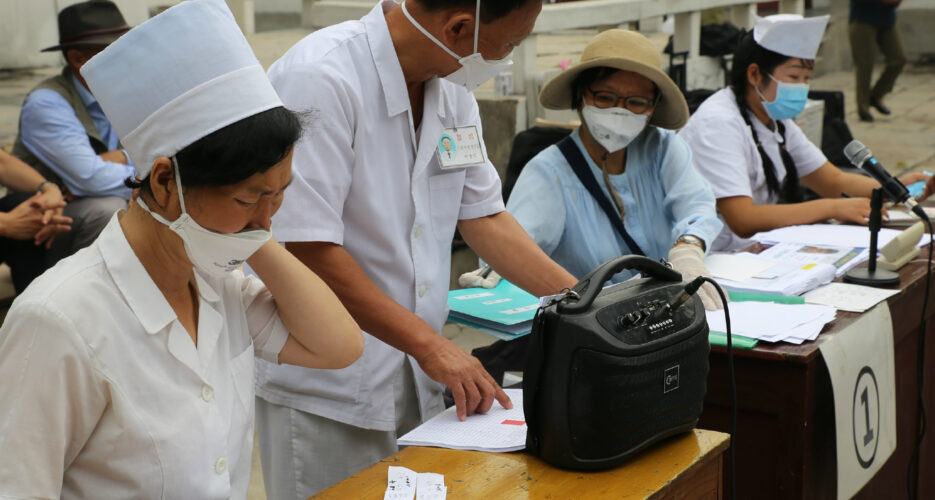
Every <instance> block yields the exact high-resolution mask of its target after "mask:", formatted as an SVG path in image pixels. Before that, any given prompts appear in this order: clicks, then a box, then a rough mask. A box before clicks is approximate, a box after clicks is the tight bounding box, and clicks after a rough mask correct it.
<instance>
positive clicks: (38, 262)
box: [0, 193, 52, 294]
mask: <svg viewBox="0 0 935 500" xmlns="http://www.w3.org/2000/svg"><path fill="white" fill-rule="evenodd" d="M31 196H32V193H11V194H8V195H7V196H5V197H3V198H0V212H9V211H11V210H13V209H14V208H16V206H17V205H19V204H20V203H22V202H24V201H26V200H28V199H29V198H30V197H31ZM0 261H3V262H6V263H7V265H8V266H10V274H12V276H13V288H15V289H16V293H17V294H20V293H22V292H23V290H25V289H26V287H27V286H29V284H30V283H32V280H34V279H36V277H38V276H39V275H40V274H42V273H43V272H44V271H45V270H46V269H48V268H49V267H50V266H51V265H52V259H51V258H50V257H49V252H48V251H47V250H46V249H45V246H43V245H39V246H36V245H35V244H33V242H32V240H31V239H30V240H14V239H12V238H0Z"/></svg>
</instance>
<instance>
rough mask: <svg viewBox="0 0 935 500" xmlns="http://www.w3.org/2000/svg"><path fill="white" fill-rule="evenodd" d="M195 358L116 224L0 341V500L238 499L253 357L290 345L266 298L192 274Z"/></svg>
mask: <svg viewBox="0 0 935 500" xmlns="http://www.w3.org/2000/svg"><path fill="white" fill-rule="evenodd" d="M196 282H197V285H198V291H199V294H200V296H199V314H198V346H197V347H196V346H195V343H194V342H192V339H191V337H190V336H189V334H188V332H187V331H186V330H185V328H184V327H183V326H182V325H181V323H179V321H178V319H177V317H176V315H175V312H174V311H173V310H172V308H171V307H170V306H169V303H168V302H167V301H166V299H165V297H164V296H163V295H162V293H161V292H160V291H159V289H158V288H157V287H156V285H155V283H153V281H152V279H151V278H150V277H149V274H147V272H146V270H145V269H144V268H143V265H142V264H141V263H140V261H139V259H137V257H136V254H135V253H134V252H133V250H132V249H131V248H130V245H129V243H127V240H126V237H125V236H124V234H123V231H122V230H121V227H120V224H119V221H118V215H116V214H115V215H114V218H113V219H111V221H110V223H109V224H108V225H107V226H106V227H105V229H104V231H103V232H102V233H101V235H100V237H99V238H98V239H97V241H95V242H94V244H93V245H91V246H90V247H88V248H86V249H84V250H81V251H80V252H78V253H76V254H75V255H74V256H72V257H70V258H68V259H65V260H63V261H61V262H59V263H58V265H56V266H55V267H54V268H52V269H51V270H49V271H47V272H46V273H45V274H43V275H42V276H41V277H39V278H38V279H36V280H35V281H33V283H32V285H30V287H29V288H28V289H26V291H25V293H23V294H22V295H21V296H20V297H18V298H17V299H16V301H15V302H14V303H13V307H12V308H11V309H10V312H9V314H8V316H7V318H6V321H5V322H4V323H3V328H2V329H0V381H2V382H0V450H2V452H0V498H59V497H61V498H121V499H135V498H138V499H154V498H165V499H172V498H199V499H207V498H217V499H221V498H246V496H247V485H248V483H249V481H250V469H251V458H252V450H253V414H254V400H253V397H254V391H253V383H254V381H253V367H254V362H253V359H254V354H256V355H257V356H263V357H265V358H267V359H270V360H275V359H277V358H278V353H279V351H280V350H281V349H282V346H283V344H285V342H286V339H287V337H288V332H287V331H286V329H285V326H284V325H283V323H282V321H281V320H280V318H279V315H278V314H277V313H276V305H275V302H274V301H273V298H272V296H271V295H270V293H269V292H268V291H267V290H266V288H265V287H264V286H263V285H262V283H260V281H259V280H257V279H255V278H245V277H244V276H243V274H242V273H240V272H239V271H237V272H235V273H232V274H231V275H230V276H229V277H226V278H224V279H223V280H217V279H214V278H211V277H203V276H201V275H199V274H198V273H196Z"/></svg>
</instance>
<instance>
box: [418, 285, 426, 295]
mask: <svg viewBox="0 0 935 500" xmlns="http://www.w3.org/2000/svg"><path fill="white" fill-rule="evenodd" d="M424 296H425V285H422V286H420V287H419V297H424Z"/></svg>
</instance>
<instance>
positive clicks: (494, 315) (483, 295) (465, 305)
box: [448, 280, 539, 340]
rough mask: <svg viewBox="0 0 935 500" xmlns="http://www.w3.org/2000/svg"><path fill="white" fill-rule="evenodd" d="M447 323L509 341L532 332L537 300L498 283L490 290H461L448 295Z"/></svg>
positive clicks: (501, 282) (516, 289) (537, 306)
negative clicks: (467, 327) (466, 326)
mask: <svg viewBox="0 0 935 500" xmlns="http://www.w3.org/2000/svg"><path fill="white" fill-rule="evenodd" d="M448 307H449V309H450V311H449V312H448V320H449V321H454V322H456V323H462V324H465V325H468V326H472V327H474V328H477V329H478V330H480V331H482V332H484V333H487V334H489V335H492V336H494V337H497V338H500V339H505V340H512V339H514V338H516V337H520V336H522V335H525V334H527V333H529V332H530V331H532V319H533V318H534V317H535V316H536V309H538V308H539V299H538V298H536V297H535V296H534V295H530V294H528V293H526V292H525V291H523V290H521V289H520V288H518V287H517V286H515V285H513V284H512V283H510V282H509V281H507V280H500V283H499V284H498V285H497V286H496V287H494V288H462V289H460V290H451V291H450V292H448Z"/></svg>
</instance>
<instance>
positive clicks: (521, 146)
mask: <svg viewBox="0 0 935 500" xmlns="http://www.w3.org/2000/svg"><path fill="white" fill-rule="evenodd" d="M571 132H572V129H570V128H565V127H538V126H537V127H532V128H530V129H528V130H524V131H522V132H520V133H518V134H516V137H514V138H513V147H512V148H511V149H510V161H509V163H507V166H506V174H505V175H504V179H503V202H504V203H506V202H507V200H509V199H510V192H512V191H513V186H515V185H516V179H519V174H520V173H522V171H523V167H525V166H526V164H527V163H529V160H531V159H533V158H534V157H535V156H536V155H537V154H539V153H540V152H541V151H542V150H543V149H545V148H547V147H549V146H551V145H552V144H555V143H556V142H558V141H560V140H562V139H564V138H565V137H568V135H569V134H571Z"/></svg>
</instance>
